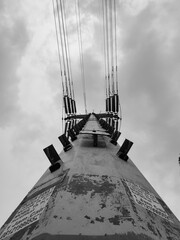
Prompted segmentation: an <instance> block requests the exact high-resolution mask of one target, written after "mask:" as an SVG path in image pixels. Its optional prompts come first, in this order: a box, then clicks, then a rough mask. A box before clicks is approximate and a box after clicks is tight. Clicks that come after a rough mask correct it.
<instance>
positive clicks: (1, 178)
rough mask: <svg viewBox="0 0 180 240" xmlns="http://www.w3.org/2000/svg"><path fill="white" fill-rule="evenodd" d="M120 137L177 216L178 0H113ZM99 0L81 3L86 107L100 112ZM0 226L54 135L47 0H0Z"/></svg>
mask: <svg viewBox="0 0 180 240" xmlns="http://www.w3.org/2000/svg"><path fill="white" fill-rule="evenodd" d="M117 2H118V19H117V24H118V65H119V91H120V99H121V105H122V112H123V122H122V128H121V131H122V135H121V138H120V141H119V142H120V144H121V143H122V142H123V140H124V138H128V139H130V140H132V141H133V142H134V145H133V147H132V150H131V152H130V154H129V155H130V157H131V159H132V160H133V162H134V163H135V164H136V166H137V167H138V168H139V169H140V170H141V172H142V173H143V174H144V175H145V177H146V178H147V179H148V181H149V182H150V183H151V184H152V186H153V187H154V188H155V190H156V191H157V192H158V193H159V195H160V196H161V197H162V198H163V200H164V201H165V202H166V203H167V205H168V206H169V207H170V209H171V210H172V211H173V212H174V213H175V215H176V216H177V217H178V218H179V219H180V205H179V202H180V193H179V189H180V167H179V166H178V157H179V153H180V127H179V124H180V111H179V109H180V108H179V105H180V104H179V103H180V93H179V92H180V81H179V79H180V45H179V42H180V28H179V22H180V15H179V12H180V1H179V0H159V1H156V0H151V1H150V0H136V1H135V0H121V1H120V0H119V1H117ZM100 3H101V1H97V0H86V1H85V0H83V1H80V10H81V17H82V38H83V49H84V66H85V79H86V89H87V92H86V94H87V106H88V111H89V112H91V111H93V110H95V111H96V112H99V111H100V110H101V111H103V110H104V91H105V89H104V78H103V71H104V61H103V45H102V43H103V38H102V33H103V30H102V13H101V7H100V6H101V5H100ZM74 7H75V6H74V1H72V0H71V1H70V0H69V1H68V3H67V9H68V10H67V16H68V19H67V24H68V26H69V28H68V32H69V36H70V38H69V43H70V52H71V57H72V72H73V80H74V88H75V96H76V101H77V107H78V110H79V112H80V113H83V112H84V104H83V96H82V84H81V79H80V68H79V56H78V44H77V35H76V31H75V28H76V25H75V19H76V18H75V15H74V13H75V8H74ZM0 110H1V111H0V146H1V161H0V165H1V166H0V191H1V198H0V225H2V224H3V223H4V222H5V221H6V219H7V218H8V217H9V215H10V214H11V213H12V211H13V210H14V209H15V208H16V207H17V205H18V204H19V203H20V201H21V200H22V199H23V198H24V197H25V195H26V194H27V192H28V191H29V190H30V189H31V188H32V187H33V185H34V184H35V183H36V182H37V180H38V179H39V178H40V176H41V175H42V174H43V173H44V171H45V170H46V169H47V167H48V166H49V162H48V160H47V158H46V157H45V155H44V153H43V151H42V149H43V148H45V147H46V146H48V145H50V144H52V143H53V144H54V146H55V147H56V149H57V151H58V152H60V151H61V150H62V147H61V145H60V143H59V142H58V139H57V137H58V136H59V135H60V134H61V133H62V121H61V118H62V89H61V82H60V78H59V68H58V55H57V45H56V38H55V28H54V19H53V11H52V2H51V0H43V1H40V0H36V1H31V0H16V1H13V0H1V1H0Z"/></svg>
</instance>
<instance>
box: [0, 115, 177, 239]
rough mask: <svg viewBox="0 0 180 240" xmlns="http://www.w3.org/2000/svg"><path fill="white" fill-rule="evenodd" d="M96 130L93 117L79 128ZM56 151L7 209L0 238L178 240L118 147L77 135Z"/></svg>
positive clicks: (173, 222)
mask: <svg viewBox="0 0 180 240" xmlns="http://www.w3.org/2000/svg"><path fill="white" fill-rule="evenodd" d="M90 129H92V130H96V131H102V132H103V130H102V129H101V127H100V126H99V125H98V123H97V122H96V120H95V119H94V118H91V117H90V119H89V122H88V123H87V125H86V126H85V128H84V131H87V130H90ZM73 145H74V146H73V148H72V149H71V150H69V151H68V152H66V153H65V152H62V153H61V154H60V157H61V159H62V160H63V162H64V163H63V165H62V166H61V168H60V169H58V170H57V171H55V172H53V173H50V171H49V170H47V171H46V172H45V173H44V175H43V176H42V177H41V178H40V180H39V181H38V182H37V184H36V185H35V186H34V187H33V189H32V190H31V191H30V192H29V193H28V195H27V196H26V197H25V198H24V199H23V201H22V202H21V204H20V205H19V206H18V207H17V209H16V210H15V211H14V212H13V213H12V215H11V216H10V218H9V219H8V220H7V222H6V223H5V224H4V226H3V227H2V229H1V232H0V240H2V239H11V240H46V239H48V240H51V239H52V240H56V239H58V240H59V239H63V240H64V239H65V240H66V239H68V240H69V239H94V240H95V239H98V240H100V239H111V240H112V239H115V240H117V239H118V240H160V239H161V240H179V239H180V223H179V221H178V219H177V218H176V217H175V216H174V214H173V213H172V212H171V210H170V209H169V208H168V207H167V205H166V204H165V203H164V202H163V200H162V199H161V198H160V196H159V195H158V194H157V193H156V191H155V190H154V189H153V188H152V186H151V185H150V184H149V183H148V182H147V180H146V179H145V178H144V177H143V175H142V174H141V172H140V171H139V170H138V169H137V168H136V166H135V165H134V164H133V162H132V161H131V160H130V159H129V160H128V161H127V162H125V161H123V160H122V159H119V158H118V157H117V156H116V153H117V151H118V149H119V145H117V146H114V145H113V144H111V143H110V138H109V137H107V136H103V135H99V136H98V145H97V147H93V137H92V135H91V134H82V135H78V139H77V140H76V141H74V142H73Z"/></svg>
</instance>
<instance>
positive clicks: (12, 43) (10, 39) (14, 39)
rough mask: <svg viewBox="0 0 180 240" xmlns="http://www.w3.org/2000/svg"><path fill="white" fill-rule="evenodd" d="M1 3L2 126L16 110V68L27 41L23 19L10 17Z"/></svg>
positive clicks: (0, 80) (0, 70) (0, 74)
mask: <svg viewBox="0 0 180 240" xmlns="http://www.w3.org/2000/svg"><path fill="white" fill-rule="evenodd" d="M1 5H2V6H3V9H4V11H1V12H0V36H1V37H0V109H1V116H0V126H1V127H3V126H6V125H7V124H9V123H10V122H11V118H12V116H14V114H15V115H16V114H17V112H18V107H17V101H18V83H19V79H18V75H17V69H18V66H19V64H20V60H21V57H22V55H23V52H24V50H25V47H26V45H27V43H28V34H27V30H26V27H25V23H24V20H23V19H20V18H18V17H12V16H11V12H10V11H9V9H8V6H7V3H6V2H5V1H1ZM14 14H15V13H14Z"/></svg>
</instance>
